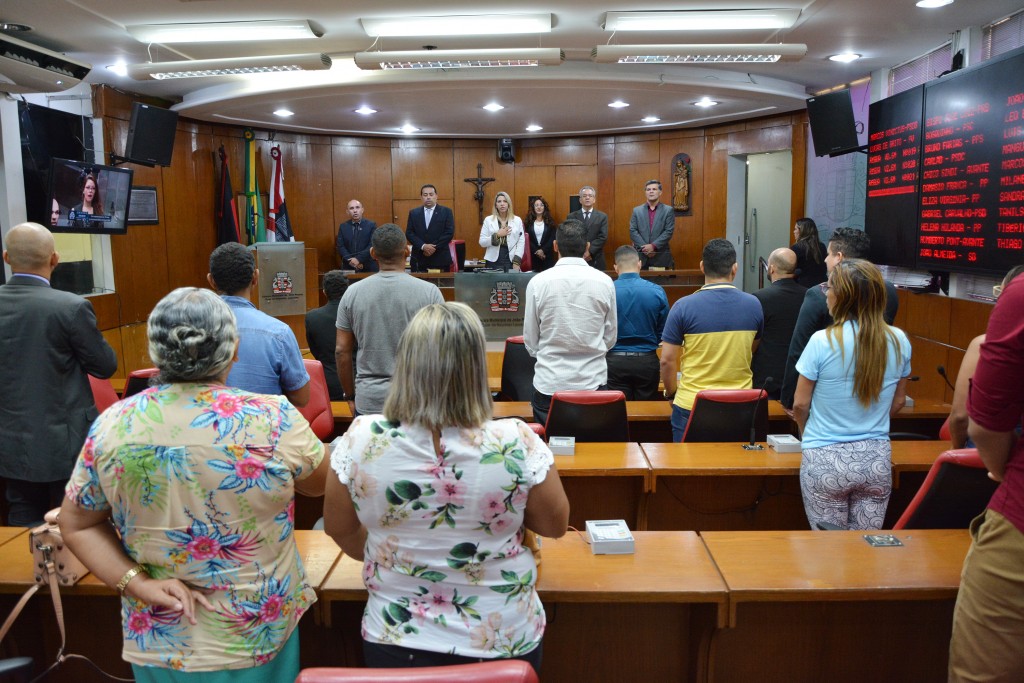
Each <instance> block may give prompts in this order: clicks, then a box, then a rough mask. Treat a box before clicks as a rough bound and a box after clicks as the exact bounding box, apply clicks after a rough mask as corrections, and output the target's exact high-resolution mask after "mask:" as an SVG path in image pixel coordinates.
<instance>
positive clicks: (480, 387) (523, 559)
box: [324, 303, 569, 671]
mask: <svg viewBox="0 0 1024 683" xmlns="http://www.w3.org/2000/svg"><path fill="white" fill-rule="evenodd" d="M492 407H493V406H492V403H491V393H490V390H489V389H488V386H487V353H486V346H485V342H484V330H483V325H482V324H481V322H480V319H479V318H478V317H477V316H476V314H475V313H474V312H473V311H472V309H470V308H469V307H468V306H466V305H465V304H461V303H445V304H433V305H431V306H427V307H426V308H424V309H423V310H421V311H420V312H419V313H418V314H417V315H416V316H415V317H414V318H413V319H412V321H411V322H410V323H409V326H408V327H407V328H406V330H405V334H403V335H402V340H401V342H400V343H399V347H398V359H397V364H396V367H395V374H394V379H393V380H392V382H391V390H390V392H389V394H388V397H387V400H386V402H385V404H384V413H383V415H364V416H360V417H357V418H356V419H355V420H354V421H353V422H352V426H351V427H350V428H349V430H348V431H347V432H346V433H345V435H344V436H342V437H340V438H339V439H338V440H336V441H335V444H334V451H333V453H332V455H331V466H332V468H333V469H334V473H335V475H336V476H330V477H328V482H327V495H326V499H325V501H324V528H325V530H326V531H327V533H328V534H329V535H330V536H331V537H332V538H334V540H335V541H337V543H338V545H340V546H341V548H342V550H344V551H345V554H346V555H349V556H351V557H353V558H355V559H357V560H361V561H362V562H363V581H364V583H365V584H366V589H367V592H368V593H369V601H368V603H367V606H366V610H365V611H364V612H363V627H362V633H363V652H364V655H365V659H366V664H367V666H370V667H418V666H437V665H444V664H459V663H466V662H474V661H478V660H479V659H495V658H508V657H512V658H517V659H524V660H526V661H528V662H530V664H531V665H532V666H533V668H534V669H535V670H537V671H539V670H540V660H541V639H542V636H543V634H544V627H545V614H544V608H543V606H542V605H541V602H540V598H539V597H538V595H537V590H536V583H537V565H536V563H535V561H534V556H533V553H532V552H531V551H530V550H529V549H528V547H527V544H524V537H525V535H526V530H527V529H529V530H531V531H533V532H536V533H537V534H539V535H541V536H549V537H559V536H562V535H563V534H564V533H565V531H566V528H567V524H568V521H569V502H568V500H567V499H566V496H565V492H564V491H563V490H562V484H561V481H560V480H559V478H558V472H557V470H556V469H555V466H554V458H553V456H552V455H551V451H550V450H549V449H548V447H547V446H546V445H545V444H544V442H543V441H541V439H540V438H539V437H538V436H537V435H536V434H534V432H533V431H532V430H531V429H530V428H529V427H527V426H526V424H525V423H523V422H521V421H519V420H515V419H509V420H492V419H491V411H492Z"/></svg>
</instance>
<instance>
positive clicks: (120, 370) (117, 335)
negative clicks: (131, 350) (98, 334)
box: [103, 327, 125, 377]
mask: <svg viewBox="0 0 1024 683" xmlns="http://www.w3.org/2000/svg"><path fill="white" fill-rule="evenodd" d="M103 338H104V339H106V340H107V343H108V344H110V348H112V349H114V353H116V354H117V370H115V371H114V377H124V376H125V371H124V346H123V345H122V344H121V329H120V328H118V327H115V328H113V329H110V330H103Z"/></svg>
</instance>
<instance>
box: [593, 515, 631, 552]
mask: <svg viewBox="0 0 1024 683" xmlns="http://www.w3.org/2000/svg"><path fill="white" fill-rule="evenodd" d="M587 539H588V540H589V541H590V551H591V552H592V553H594V554H595V555H629V554H631V553H632V552H633V534H632V533H631V532H630V531H629V527H628V526H626V520H624V519H599V520H589V519H588V520H587Z"/></svg>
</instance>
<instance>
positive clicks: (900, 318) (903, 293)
mask: <svg viewBox="0 0 1024 683" xmlns="http://www.w3.org/2000/svg"><path fill="white" fill-rule="evenodd" d="M896 296H897V298H898V299H899V302H900V305H899V308H898V309H897V310H896V319H895V320H893V322H892V324H893V326H895V327H898V328H900V329H901V330H903V331H904V332H905V331H906V329H907V309H908V308H910V304H909V303H908V301H909V299H910V292H908V291H907V290H905V289H898V290H896Z"/></svg>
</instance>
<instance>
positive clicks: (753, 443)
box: [743, 377, 775, 451]
mask: <svg viewBox="0 0 1024 683" xmlns="http://www.w3.org/2000/svg"><path fill="white" fill-rule="evenodd" d="M774 379H775V378H774V377H765V378H764V383H762V384H761V391H760V393H759V394H758V396H757V402H756V403H755V404H754V414H753V415H751V416H750V443H745V444H743V450H745V451H763V450H764V446H762V445H761V444H759V443H757V413H758V412H759V410H760V408H761V401H767V400H768V392H767V391H765V390H764V388H765V387H766V386H768V383H769V382H772V381H774Z"/></svg>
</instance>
